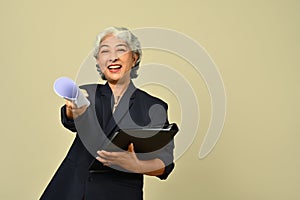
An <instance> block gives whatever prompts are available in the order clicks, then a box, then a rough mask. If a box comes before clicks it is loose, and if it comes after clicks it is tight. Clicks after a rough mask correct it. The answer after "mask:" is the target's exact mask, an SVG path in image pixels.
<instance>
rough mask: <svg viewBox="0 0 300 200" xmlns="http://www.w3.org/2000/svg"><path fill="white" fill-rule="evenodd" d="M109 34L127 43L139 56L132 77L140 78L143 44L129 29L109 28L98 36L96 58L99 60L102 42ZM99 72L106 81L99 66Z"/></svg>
mask: <svg viewBox="0 0 300 200" xmlns="http://www.w3.org/2000/svg"><path fill="white" fill-rule="evenodd" d="M109 34H112V35H114V36H116V37H117V38H119V39H121V40H123V41H125V42H126V43H127V45H128V46H129V48H130V49H131V51H132V52H134V53H135V54H137V55H138V59H137V61H136V63H135V66H134V67H133V68H132V69H131V71H130V77H131V78H136V77H137V76H138V74H137V70H138V69H139V65H140V62H141V58H142V49H141V44H140V42H139V40H138V38H137V37H136V36H135V35H134V34H133V33H132V32H131V31H130V30H129V29H127V28H124V27H108V28H106V29H104V30H103V31H102V32H101V33H99V34H98V35H97V38H96V43H95V49H94V57H95V58H96V59H98V55H99V50H100V49H99V48H100V43H101V42H102V40H103V39H104V38H105V37H106V36H107V35H109ZM97 71H98V72H99V74H100V75H101V78H102V79H104V80H105V79H106V78H105V76H104V74H103V73H102V72H101V69H100V67H99V66H98V65H97Z"/></svg>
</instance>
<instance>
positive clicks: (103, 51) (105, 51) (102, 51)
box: [100, 49, 109, 53]
mask: <svg viewBox="0 0 300 200" xmlns="http://www.w3.org/2000/svg"><path fill="white" fill-rule="evenodd" d="M108 52H109V50H108V49H102V50H100V53H108Z"/></svg>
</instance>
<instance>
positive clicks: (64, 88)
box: [53, 77, 79, 101]
mask: <svg viewBox="0 0 300 200" xmlns="http://www.w3.org/2000/svg"><path fill="white" fill-rule="evenodd" d="M53 88H54V91H55V93H56V94H57V95H58V96H61V97H63V98H65V99H67V100H71V101H75V100H76V99H77V97H78V92H79V88H78V87H77V85H76V83H75V82H74V81H73V80H72V79H69V78H67V77H61V78H58V79H56V80H55V82H54V86H53Z"/></svg>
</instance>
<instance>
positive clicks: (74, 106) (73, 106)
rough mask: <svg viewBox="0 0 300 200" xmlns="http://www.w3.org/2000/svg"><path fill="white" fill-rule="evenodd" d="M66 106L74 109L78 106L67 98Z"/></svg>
mask: <svg viewBox="0 0 300 200" xmlns="http://www.w3.org/2000/svg"><path fill="white" fill-rule="evenodd" d="M66 107H67V108H68V109H74V108H77V106H76V104H74V103H73V102H72V101H69V100H66Z"/></svg>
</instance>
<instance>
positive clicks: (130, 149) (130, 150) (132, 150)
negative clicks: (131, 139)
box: [128, 143, 134, 152]
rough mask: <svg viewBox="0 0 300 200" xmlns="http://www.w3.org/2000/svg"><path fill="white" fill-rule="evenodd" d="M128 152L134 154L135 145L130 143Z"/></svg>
mask: <svg viewBox="0 0 300 200" xmlns="http://www.w3.org/2000/svg"><path fill="white" fill-rule="evenodd" d="M128 151H129V152H134V147H133V143H130V145H128Z"/></svg>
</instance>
